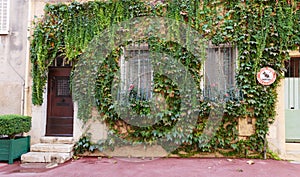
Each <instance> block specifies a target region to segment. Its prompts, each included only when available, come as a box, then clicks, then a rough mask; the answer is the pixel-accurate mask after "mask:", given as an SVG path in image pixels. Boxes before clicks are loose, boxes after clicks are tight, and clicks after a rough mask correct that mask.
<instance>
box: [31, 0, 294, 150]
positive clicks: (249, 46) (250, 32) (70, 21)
mask: <svg viewBox="0 0 300 177" xmlns="http://www.w3.org/2000/svg"><path fill="white" fill-rule="evenodd" d="M296 4H297V1H273V0H264V1H262V0H255V1H249V0H245V1H244V2H241V1H239V0H234V1H209V0H204V1H202V2H199V1H197V0H190V1H183V0H182V1H181V0H172V1H171V0H170V1H166V2H164V3H160V2H159V3H153V2H150V3H146V2H142V1H137V0H134V1H128V0H120V1H109V2H98V1H95V2H93V1H90V2H86V3H82V4H81V3H77V2H73V3H71V4H69V5H66V4H55V5H47V6H46V7H45V15H44V17H43V18H42V19H39V20H38V21H37V22H36V23H35V25H34V33H33V36H32V42H31V62H32V76H33V91H32V102H33V104H36V105H40V104H42V102H43V88H44V86H45V83H46V80H47V69H48V66H49V65H51V63H52V62H53V60H54V58H55V57H56V56H57V55H58V54H60V55H64V56H65V57H66V58H67V59H68V60H69V61H77V60H78V59H80V57H79V56H80V55H81V54H82V53H84V52H85V49H86V47H87V45H88V43H89V42H90V41H91V40H92V39H93V37H94V36H97V35H99V34H101V32H102V31H103V30H104V29H106V28H107V27H109V26H110V25H112V24H116V23H119V22H122V21H125V20H128V19H131V18H134V17H140V16H161V17H168V18H171V19H175V20H177V21H181V22H184V23H186V24H188V25H190V26H191V27H193V28H194V29H195V30H197V31H198V32H199V33H200V34H202V35H203V37H204V38H206V39H207V40H210V41H212V42H213V43H214V44H217V45H218V44H224V43H232V44H235V45H236V46H237V48H238V54H239V55H238V64H239V66H238V72H237V76H236V80H237V85H238V87H239V89H240V91H241V92H242V94H243V100H242V101H241V100H234V99H231V100H229V101H228V102H227V104H226V108H225V115H224V118H223V121H222V126H220V129H219V131H218V132H217V134H216V135H215V136H214V138H213V139H212V140H211V141H210V143H209V144H207V145H206V146H205V147H198V146H197V143H198V141H199V137H200V135H201V133H202V130H203V127H205V118H206V116H207V112H209V110H210V109H211V108H212V107H211V105H209V104H208V103H207V102H201V105H199V111H200V116H199V120H198V124H197V127H196V128H195V130H194V132H193V133H192V136H191V138H190V141H189V142H187V143H186V144H184V146H185V147H188V146H189V147H190V146H193V147H194V148H196V149H197V150H201V151H214V150H217V149H219V148H222V149H232V150H233V151H235V152H238V153H241V154H245V152H247V151H256V152H259V153H260V152H263V148H264V141H265V139H264V138H265V135H266V134H267V133H268V127H269V125H270V123H272V122H273V120H274V117H275V104H276V99H277V93H276V87H277V86H278V83H279V81H278V80H277V81H276V82H275V83H274V84H273V85H271V86H268V87H264V86H261V85H259V84H258V83H257V81H256V78H255V76H256V73H257V71H258V70H259V69H260V68H261V67H264V66H270V67H272V68H273V69H274V70H276V71H277V74H278V75H279V76H280V77H282V73H283V72H284V61H285V60H287V59H289V55H288V51H289V50H291V49H294V48H295V47H296V45H298V44H299V41H300V39H299V36H298V35H297V34H298V33H299V29H300V28H299V19H300V18H299V12H298V10H297V7H296ZM150 43H151V45H152V46H155V45H156V46H159V47H158V49H160V50H164V51H163V52H166V53H170V54H171V53H176V52H178V51H180V52H179V53H180V54H179V53H178V56H176V57H178V58H184V60H183V61H190V62H188V67H189V68H191V70H192V71H196V72H197V71H199V70H200V69H201V66H200V65H199V64H198V63H195V62H193V56H191V55H190V53H188V52H184V51H183V52H182V50H183V49H182V48H181V47H179V48H176V47H174V46H172V45H170V44H169V43H166V41H159V40H154V41H150ZM175 46H176V45H175ZM115 57H119V53H118V50H117V49H115V50H113V52H112V53H111V55H109V56H107V60H112V59H114V58H115ZM108 68H111V69H109V72H114V69H113V67H112V65H110V64H109V65H108ZM193 68H194V69H195V70H193ZM195 77H196V80H199V78H201V76H200V75H196V74H195ZM197 77H199V78H197ZM99 78H100V80H99V84H100V86H101V87H106V85H105V84H103V83H102V81H103V80H101V77H99ZM163 85H164V86H162V87H161V89H162V90H164V89H165V87H166V86H167V84H163ZM97 91H99V90H96V92H97ZM98 93H99V94H101V96H102V97H103V96H105V95H103V93H100V92H98ZM99 97H100V96H99ZM102 103H103V102H102ZM79 104H80V103H79ZM100 108H101V109H100V110H101V111H105V112H106V113H107V112H109V111H108V110H105V109H103V107H100ZM109 113H110V112H109ZM240 117H253V118H255V119H256V122H255V129H256V130H255V133H254V134H253V135H251V136H250V137H248V138H247V139H245V140H240V139H239V138H238V130H237V124H238V118H240ZM80 118H82V119H85V117H84V116H80ZM105 121H106V122H107V124H108V125H110V126H114V125H115V124H116V120H115V119H114V118H111V119H105ZM162 127H163V126H162ZM150 131H153V129H152V130H149V131H145V130H137V131H135V133H136V136H137V137H145V139H148V140H149V139H151V138H153V137H155V136H156V135H157V136H158V135H159V133H156V134H155V135H154V134H151V133H149V132H150ZM159 131H161V132H164V131H166V130H165V129H163V128H162V129H160V130H159Z"/></svg>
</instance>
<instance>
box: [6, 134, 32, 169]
mask: <svg viewBox="0 0 300 177" xmlns="http://www.w3.org/2000/svg"><path fill="white" fill-rule="evenodd" d="M29 150H30V136H25V137H16V138H15V139H8V138H7V139H0V160H4V161H6V160H7V161H8V164H12V163H13V162H14V159H17V158H20V157H21V155H22V154H25V153H26V152H29Z"/></svg>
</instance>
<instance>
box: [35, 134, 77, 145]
mask: <svg viewBox="0 0 300 177" xmlns="http://www.w3.org/2000/svg"><path fill="white" fill-rule="evenodd" d="M40 141H41V143H49V144H73V143H74V138H73V137H52V136H44V137H41V139H40Z"/></svg>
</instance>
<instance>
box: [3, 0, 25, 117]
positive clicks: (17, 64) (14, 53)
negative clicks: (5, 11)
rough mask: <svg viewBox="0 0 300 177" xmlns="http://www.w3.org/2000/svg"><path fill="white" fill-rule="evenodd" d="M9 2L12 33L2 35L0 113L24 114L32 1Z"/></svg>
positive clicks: (10, 31) (10, 30)
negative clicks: (28, 34)
mask: <svg viewBox="0 0 300 177" xmlns="http://www.w3.org/2000/svg"><path fill="white" fill-rule="evenodd" d="M9 2H10V6H9V17H10V18H9V34H4V35H0V114H12V113H13V114H23V113H24V107H25V106H24V93H25V90H26V89H25V76H26V74H25V71H26V65H27V62H26V61H27V51H28V50H27V42H28V41H27V27H28V13H29V11H28V3H29V2H28V0H10V1H9Z"/></svg>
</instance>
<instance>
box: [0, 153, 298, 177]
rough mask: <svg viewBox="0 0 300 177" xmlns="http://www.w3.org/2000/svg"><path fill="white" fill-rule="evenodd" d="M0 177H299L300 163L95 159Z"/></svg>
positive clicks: (4, 168)
mask: <svg viewBox="0 0 300 177" xmlns="http://www.w3.org/2000/svg"><path fill="white" fill-rule="evenodd" d="M0 176H1V177H7V176H9V177H102V176H103V177H119V176H120V177H140V176H141V177H158V176H161V177H186V176H188V177H234V176H237V177H299V176H300V163H295V162H294V163H291V162H288V161H276V160H258V159H252V160H250V159H226V158H221V159H220V158H219V159H218V158H212V159H208V158H189V159H186V158H181V159H179V158H159V159H144V160H142V159H132V158H131V159H128V158H123V159H121V158H110V159H108V158H99V159H98V158H92V157H83V158H81V159H79V160H75V161H69V162H66V163H64V164H61V165H58V166H56V167H53V168H45V164H34V165H32V164H21V165H20V162H18V161H17V162H15V163H14V164H12V165H8V164H6V163H4V162H0Z"/></svg>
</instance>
